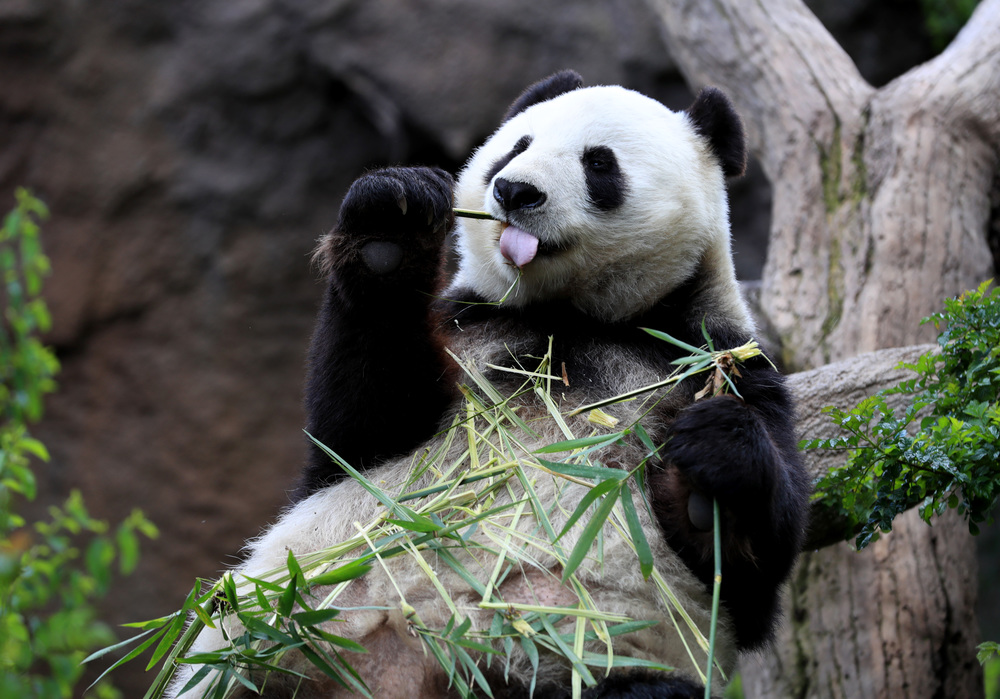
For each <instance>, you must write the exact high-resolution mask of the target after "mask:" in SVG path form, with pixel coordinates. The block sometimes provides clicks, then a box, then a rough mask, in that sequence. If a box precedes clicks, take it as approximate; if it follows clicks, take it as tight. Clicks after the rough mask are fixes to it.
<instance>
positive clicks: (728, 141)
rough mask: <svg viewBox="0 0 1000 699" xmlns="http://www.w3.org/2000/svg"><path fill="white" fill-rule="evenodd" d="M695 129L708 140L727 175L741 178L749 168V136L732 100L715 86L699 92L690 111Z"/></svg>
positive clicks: (689, 115) (688, 111)
mask: <svg viewBox="0 0 1000 699" xmlns="http://www.w3.org/2000/svg"><path fill="white" fill-rule="evenodd" d="M687 114H688V118H689V119H691V124H692V125H693V126H694V129H695V131H697V132H698V133H699V134H701V135H702V136H704V137H705V138H706V139H708V143H709V145H710V146H711V148H712V152H713V153H715V155H716V157H717V158H718V159H719V162H720V164H721V165H722V172H723V174H725V176H726V177H739V176H740V175H742V174H743V173H744V171H745V170H746V169H747V138H746V133H745V132H744V131H743V121H742V120H741V119H740V115H739V114H737V113H736V110H735V109H734V108H733V103H732V102H730V101H729V98H728V97H726V95H725V94H724V93H723V92H722V90H720V89H718V88H715V87H706V88H704V89H702V91H701V92H700V93H698V98H697V99H695V101H694V104H692V105H691V106H690V107H689V108H688V110H687Z"/></svg>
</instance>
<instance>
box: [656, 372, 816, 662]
mask: <svg viewBox="0 0 1000 699" xmlns="http://www.w3.org/2000/svg"><path fill="white" fill-rule="evenodd" d="M748 373H749V372H748ZM738 386H739V389H740V392H741V395H742V399H741V398H737V397H735V396H727V395H723V396H717V397H714V398H710V399H707V400H701V401H698V402H695V403H694V404H692V405H690V406H688V407H687V408H685V409H684V410H682V411H681V413H680V414H679V415H678V417H677V419H676V421H675V422H674V424H673V426H672V429H671V437H670V440H669V442H668V443H667V445H666V447H665V451H664V463H665V468H664V469H663V470H662V471H660V472H658V473H656V474H653V475H652V476H651V478H650V486H651V491H652V498H653V502H654V508H655V510H656V514H657V516H658V519H659V521H660V524H661V526H662V527H663V530H664V533H665V534H666V536H667V540H668V542H669V543H670V545H671V546H672V547H673V548H674V550H676V551H677V552H678V553H679V554H680V556H681V557H682V559H683V560H684V561H685V563H686V564H687V565H688V566H689V567H690V568H691V569H692V570H693V571H694V573H695V574H696V575H697V576H698V577H699V579H701V580H702V581H704V582H705V583H706V585H711V583H712V580H713V578H714V561H713V558H714V557H713V548H714V542H713V531H712V530H713V517H712V515H713V505H712V503H713V500H716V501H718V504H719V507H720V515H721V531H720V534H721V545H722V600H723V603H724V604H725V606H726V608H727V609H728V611H729V613H730V615H731V616H732V617H733V620H734V622H735V623H734V626H735V631H736V636H737V643H738V645H739V647H740V648H741V649H744V650H747V649H752V648H755V647H759V646H760V645H762V644H763V643H765V642H766V641H768V640H769V639H770V637H771V634H772V632H773V627H774V623H775V621H776V618H777V615H778V606H779V605H778V593H779V588H780V586H781V584H782V582H783V581H784V580H785V578H786V577H787V576H788V573H789V572H790V570H791V567H792V564H793V563H794V562H795V558H796V556H797V555H798V552H799V550H800V548H801V545H802V541H803V536H804V531H805V524H806V512H807V507H808V490H809V485H808V480H807V478H806V475H805V472H804V471H803V469H802V467H801V465H800V462H799V459H798V455H797V452H796V447H795V440H794V434H793V427H792V406H791V402H790V400H789V398H788V396H787V394H786V392H785V389H784V387H783V385H782V380H781V377H780V376H778V375H777V373H776V372H773V371H770V370H768V371H765V372H762V373H759V374H757V375H756V376H753V375H750V376H749V377H748V378H745V379H743V380H742V381H740V382H739V384H738Z"/></svg>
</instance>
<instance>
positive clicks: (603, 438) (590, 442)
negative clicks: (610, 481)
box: [533, 432, 625, 454]
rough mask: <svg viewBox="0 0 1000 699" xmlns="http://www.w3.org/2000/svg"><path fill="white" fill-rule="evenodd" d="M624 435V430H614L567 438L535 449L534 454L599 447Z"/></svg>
mask: <svg viewBox="0 0 1000 699" xmlns="http://www.w3.org/2000/svg"><path fill="white" fill-rule="evenodd" d="M624 436H625V432H615V433H614V434H599V435H594V436H593V437H580V438H579V439H567V440H566V441H563V442H555V443H554V444H549V445H548V446H544V447H542V448H541V449H535V451H534V452H533V453H535V454H555V453H557V452H561V451H573V450H574V449H586V448H587V447H600V446H605V445H608V444H614V443H615V442H617V441H618V440H619V439H621V438H622V437H624Z"/></svg>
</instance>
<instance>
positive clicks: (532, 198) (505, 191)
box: [493, 177, 545, 211]
mask: <svg viewBox="0 0 1000 699" xmlns="http://www.w3.org/2000/svg"><path fill="white" fill-rule="evenodd" d="M493 198H494V199H496V200H497V201H498V202H500V206H502V207H503V208H504V211H519V210H521V209H534V208H535V207H538V206H541V205H542V203H543V202H544V201H545V192H540V191H538V188H536V187H535V186H534V185H530V184H527V183H525V182H511V181H510V180H505V179H504V178H502V177H498V178H497V179H496V182H494V183H493Z"/></svg>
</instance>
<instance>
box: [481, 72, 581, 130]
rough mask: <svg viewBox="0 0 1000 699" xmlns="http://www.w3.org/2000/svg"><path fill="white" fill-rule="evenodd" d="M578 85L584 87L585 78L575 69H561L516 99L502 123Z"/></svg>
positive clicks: (570, 90)
mask: <svg viewBox="0 0 1000 699" xmlns="http://www.w3.org/2000/svg"><path fill="white" fill-rule="evenodd" d="M578 87H583V78H581V77H580V74H579V73H577V72H576V71H575V70H561V71H559V72H558V73H555V74H554V75H550V76H549V77H547V78H545V79H543V80H539V81H538V82H537V83H535V84H533V85H531V86H530V87H528V89H526V90H525V91H524V92H522V93H521V96H520V97H518V98H517V99H516V100H514V103H513V104H512V105H510V107H508V108H507V113H506V114H504V115H503V121H501V122H500V123H503V122H504V121H507V120H509V119H512V118H513V117H515V116H516V115H518V114H520V113H521V112H523V111H524V110H525V109H527V108H528V107H530V106H531V105H533V104H538V103H539V102H544V101H545V100H550V99H552V98H553V97H558V96H559V95H561V94H563V93H564V92H572V91H573V90H575V89H576V88H578Z"/></svg>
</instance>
